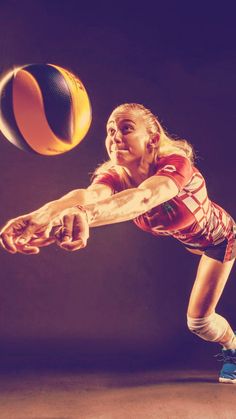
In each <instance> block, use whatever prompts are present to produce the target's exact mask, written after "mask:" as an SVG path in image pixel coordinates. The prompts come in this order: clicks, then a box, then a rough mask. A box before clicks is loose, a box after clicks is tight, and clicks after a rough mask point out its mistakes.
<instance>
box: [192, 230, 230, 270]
mask: <svg viewBox="0 0 236 419" xmlns="http://www.w3.org/2000/svg"><path fill="white" fill-rule="evenodd" d="M185 247H186V249H187V250H190V251H191V250H193V248H191V247H190V246H189V247H188V246H185ZM199 250H202V254H204V255H206V256H208V257H209V258H212V259H215V260H219V261H220V262H228V261H230V260H233V259H234V258H235V257H236V224H234V225H233V227H232V234H231V235H230V237H229V238H227V239H225V240H224V241H223V242H221V243H219V244H217V245H215V246H214V245H212V246H208V247H206V248H205V249H199Z"/></svg>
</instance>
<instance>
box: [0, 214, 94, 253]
mask: <svg viewBox="0 0 236 419" xmlns="http://www.w3.org/2000/svg"><path fill="white" fill-rule="evenodd" d="M88 237H89V226H88V222H87V218H86V215H85V213H84V212H83V211H81V210H80V209H78V208H76V207H73V208H68V209H66V210H64V211H63V212H61V213H60V215H59V216H57V217H56V218H54V219H50V218H49V217H48V215H47V213H45V212H44V213H40V212H37V211H35V212H32V213H30V214H26V215H22V216H20V217H17V218H14V219H12V220H9V221H8V222H7V223H6V224H5V226H4V227H3V228H2V230H1V232H0V244H1V245H2V247H3V248H4V249H5V250H6V251H8V252H10V253H17V252H18V253H24V254H37V253H39V251H40V249H39V248H40V247H44V246H48V245H50V244H52V243H56V244H57V245H58V246H60V247H61V248H62V249H65V250H68V251H74V250H78V249H81V248H83V247H85V246H86V244H87V240H88Z"/></svg>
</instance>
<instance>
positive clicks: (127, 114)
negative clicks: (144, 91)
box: [107, 110, 144, 125]
mask: <svg viewBox="0 0 236 419" xmlns="http://www.w3.org/2000/svg"><path fill="white" fill-rule="evenodd" d="M123 121H129V122H133V123H135V124H136V125H138V124H140V123H143V122H144V121H143V117H142V115H140V113H139V112H136V111H133V110H132V111H131V110H129V111H128V110H127V111H123V112H116V111H114V112H112V114H111V115H110V117H109V119H108V121H107V124H119V123H121V122H123Z"/></svg>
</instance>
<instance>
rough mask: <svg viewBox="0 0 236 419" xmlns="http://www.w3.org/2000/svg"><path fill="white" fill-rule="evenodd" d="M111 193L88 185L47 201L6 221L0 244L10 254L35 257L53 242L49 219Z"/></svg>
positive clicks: (108, 190)
mask: <svg viewBox="0 0 236 419" xmlns="http://www.w3.org/2000/svg"><path fill="white" fill-rule="evenodd" d="M111 194H112V190H111V189H110V188H109V187H108V186H106V185H96V184H95V185H90V186H89V187H88V188H87V189H77V190H74V191H71V192H69V193H68V194H66V195H64V196H63V197H62V198H60V199H58V200H55V201H51V202H49V203H47V204H45V205H43V206H42V207H41V208H39V209H37V210H36V211H33V212H31V213H29V214H25V215H22V216H19V217H17V218H14V219H12V220H9V221H8V222H7V223H6V224H5V225H4V226H3V228H2V229H1V231H0V244H1V245H2V247H3V248H4V249H5V250H7V251H8V252H10V253H16V252H20V253H25V254H36V253H38V252H39V248H38V246H45V245H48V244H50V243H52V242H53V241H54V238H51V237H49V233H50V231H51V228H52V226H53V220H54V219H55V218H56V217H57V216H58V215H59V214H60V213H61V212H62V211H63V210H65V209H66V208H70V207H72V206H74V205H78V204H80V205H84V204H90V203H91V202H98V201H99V200H100V199H103V200H104V199H105V198H107V197H108V196H110V195H111Z"/></svg>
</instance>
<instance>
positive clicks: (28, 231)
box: [15, 224, 39, 245]
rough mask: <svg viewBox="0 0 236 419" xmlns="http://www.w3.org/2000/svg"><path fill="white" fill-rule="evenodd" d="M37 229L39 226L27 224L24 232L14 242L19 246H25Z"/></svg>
mask: <svg viewBox="0 0 236 419" xmlns="http://www.w3.org/2000/svg"><path fill="white" fill-rule="evenodd" d="M38 228H39V226H37V225H35V224H29V225H28V226H27V227H25V229H24V232H23V233H22V234H20V235H18V237H17V238H16V240H15V242H16V243H19V244H20V245H23V244H26V243H27V242H29V241H30V240H31V238H32V236H33V235H34V234H35V232H36V230H37V229H38Z"/></svg>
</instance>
